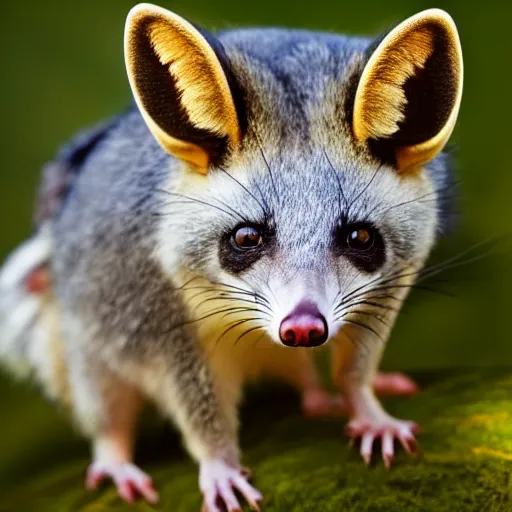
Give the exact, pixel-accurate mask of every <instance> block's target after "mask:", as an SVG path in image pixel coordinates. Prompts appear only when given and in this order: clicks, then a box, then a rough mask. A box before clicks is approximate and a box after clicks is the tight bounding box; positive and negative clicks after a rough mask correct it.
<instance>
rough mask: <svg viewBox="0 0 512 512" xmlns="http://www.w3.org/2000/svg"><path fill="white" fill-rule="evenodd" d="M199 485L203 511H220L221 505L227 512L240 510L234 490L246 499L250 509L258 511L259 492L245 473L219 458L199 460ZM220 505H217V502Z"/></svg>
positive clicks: (261, 497) (260, 496)
mask: <svg viewBox="0 0 512 512" xmlns="http://www.w3.org/2000/svg"><path fill="white" fill-rule="evenodd" d="M199 487H200V489H201V492H202V494H203V512H221V510H223V509H222V505H224V506H225V508H226V510H227V511H228V512H240V511H241V510H242V507H241V506H240V503H239V502H238V499H237V497H236V496H235V491H238V492H240V494H241V495H242V496H243V497H244V498H245V499H246V500H247V503H248V504H249V506H250V507H251V509H252V510H256V511H259V502H260V501H261V500H262V499H263V496H262V495H261V493H260V492H259V491H258V490H256V489H255V488H254V487H252V485H250V484H249V482H248V481H247V473H246V472H244V471H243V470H241V469H237V468H233V467H231V466H229V465H228V464H226V463H225V462H224V461H223V460H220V459H210V460H206V461H203V462H201V467H200V471H199ZM219 501H220V502H221V503H222V505H221V506H220V507H219V505H218V502H219Z"/></svg>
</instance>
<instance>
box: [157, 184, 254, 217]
mask: <svg viewBox="0 0 512 512" xmlns="http://www.w3.org/2000/svg"><path fill="white" fill-rule="evenodd" d="M159 190H160V191H161V192H165V193H166V194H168V195H170V196H175V197H181V198H182V199H186V200H187V201H172V202H171V203H170V204H173V205H174V204H188V203H198V204H201V205H204V206H209V207H210V208H215V209H216V210H219V211H220V212H222V213H225V214H226V215H229V216H230V217H231V218H233V219H235V220H236V217H235V215H233V214H232V213H231V212H229V211H227V210H224V209H223V208H221V207H220V206H217V205H215V204H211V203H208V202H207V201H202V200H201V199H197V198H196V197H190V196H185V195H183V194H178V193H176V192H169V191H167V190H163V189H159ZM168 215H171V214H169V213H165V214H161V213H159V212H155V216H159V217H162V216H168ZM241 220H242V222H246V219H245V218H244V217H241Z"/></svg>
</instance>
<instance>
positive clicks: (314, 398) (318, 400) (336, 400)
mask: <svg viewBox="0 0 512 512" xmlns="http://www.w3.org/2000/svg"><path fill="white" fill-rule="evenodd" d="M302 412H303V413H304V416H306V417H307V418H328V417H333V416H334V417H336V416H346V415H347V412H348V408H347V402H346V400H345V398H343V397H342V396H341V395H332V394H331V393H329V392H328V391H327V390H325V389H321V388H312V389H307V390H305V391H304V392H303V393H302Z"/></svg>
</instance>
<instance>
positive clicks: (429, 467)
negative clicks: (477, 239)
mask: <svg viewBox="0 0 512 512" xmlns="http://www.w3.org/2000/svg"><path fill="white" fill-rule="evenodd" d="M417 377H418V379H419V380H420V382H421V383H422V384H423V391H422V392H421V393H420V394H419V395H418V396H417V397H414V398H411V399H389V400H386V406H387V408H388V410H389V411H390V412H391V413H393V414H395V415H396V416H398V417H403V418H407V419H414V420H416V421H417V422H418V423H420V425H421V426H422V429H423V433H422V434H421V435H420V437H419V440H420V445H421V450H422V451H421V456H420V457H418V458H417V459H413V458H409V457H408V456H406V455H405V454H404V453H403V452H402V451H399V453H398V456H397V457H396V460H395V462H394V465H393V467H392V469H391V470H390V471H386V470H385V469H384V467H383V465H382V463H381V461H380V460H379V456H378V453H377V452H376V453H375V457H374V458H375V462H374V463H373V464H372V466H371V467H370V468H368V467H366V466H364V464H363V463H362V461H361V460H360V458H359V456H358V454H357V451H356V450H354V449H353V450H350V449H349V447H348V445H347V441H346V439H345V438H344V436H343V422H341V421H339V420H329V421H316V420H314V421H311V420H306V419H303V418H302V417H301V415H300V413H299V408H298V403H297V399H296V397H295V396H294V395H293V394H291V393H289V392H288V391H286V390H282V389H278V390H277V391H276V390H275V389H274V388H271V389H270V388H268V389H266V390H265V391H260V392H258V393H256V394H253V395H251V396H250V398H249V399H248V402H247V406H246V407H245V410H244V414H243V428H242V446H243V452H244V462H245V463H246V464H247V465H248V466H250V467H251V468H252V470H253V472H254V479H253V481H254V483H255V485H256V486H257V487H258V488H259V489H260V490H261V491H262V492H263V494H264V495H265V502H264V507H263V510H265V511H266V512H341V511H343V512H345V511H358V512H359V511H361V512H363V511H372V512H373V511H376V512H377V511H382V512H394V511H397V512H398V511H400V512H402V511H407V512H408V511H411V512H415V511H418V512H419V511H436V512H445V511H446V512H454V511H475V512H476V511H478V512H484V511H485V512H498V511H511V510H512V401H511V399H512V370H508V371H507V370H478V371H464V372H447V373H440V374H432V375H419V376H417ZM56 421H57V423H56V424H55V425H56V426H55V432H56V434H54V436H52V435H50V436H46V437H45V436H42V438H41V439H38V432H37V431H36V432H34V433H33V439H32V438H31V439H32V440H31V442H30V452H29V453H27V452H26V451H25V452H23V453H22V454H21V459H15V458H12V457H11V459H12V460H13V461H14V460H16V461H17V462H16V463H12V464H11V470H10V471H9V473H8V474H7V473H6V474H5V475H4V476H2V479H3V482H2V483H3V484H4V485H0V489H1V491H2V493H3V498H2V500H1V501H0V511H2V512H7V511H9V512H11V511H27V512H31V511H34V512H46V511H48V512H100V511H106V510H108V511H119V512H120V511H132V512H135V511H150V510H153V508H152V507H149V506H148V505H146V504H144V503H142V502H138V503H137V504H135V505H134V506H128V505H125V504H123V503H122V502H121V501H120V500H119V499H118V498H117V497H116V495H115V492H114V490H113V489H112V488H111V487H110V486H106V487H104V488H103V489H102V490H101V491H99V492H97V493H93V494H90V493H87V492H85V491H84V490H83V488H82V478H83V470H84V468H85V466H86V464H87V462H88V460H87V447H86V445H85V444H84V443H83V442H82V441H80V440H79V439H77V438H75V437H73V435H72V434H71V430H70V429H69V427H63V426H62V425H61V423H60V421H61V420H56ZM56 435H57V436H58V438H56V437H55V436H56ZM34 439H35V441H34ZM50 440H51V441H50ZM49 441H50V442H49ZM40 443H41V444H40ZM31 461H34V462H31ZM35 461H37V462H35ZM139 462H140V463H141V465H142V466H143V467H144V469H146V470H148V471H149V472H150V473H151V474H152V475H153V477H154V480H155V484H156V486H157V488H158V489H159V491H160V493H161V502H160V504H159V505H158V506H157V507H155V509H156V510H162V511H169V512H189V511H193V512H198V511H199V509H200V496H199V492H198V489H197V469H196V467H195V465H194V464H193V463H192V462H191V461H190V460H189V459H188V458H187V456H186V455H185V454H184V452H183V451H182V450H181V449H180V448H179V441H178V437H177V436H176V434H174V433H172V432H171V431H169V429H167V428H165V427H162V426H161V425H160V424H158V425H156V426H155V425H151V426H150V425H146V428H145V429H144V431H143V434H142V439H141V443H140V454H139Z"/></svg>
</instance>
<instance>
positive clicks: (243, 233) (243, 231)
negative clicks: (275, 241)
mask: <svg viewBox="0 0 512 512" xmlns="http://www.w3.org/2000/svg"><path fill="white" fill-rule="evenodd" d="M232 241H233V243H234V244H235V246H236V247H237V248H240V249H254V248H255V247H258V246H260V245H261V244H262V243H263V237H262V236H261V233H260V232H259V230H258V229H257V228H255V227H254V226H242V227H241V228H238V229H237V230H236V231H235V233H234V234H233V238H232Z"/></svg>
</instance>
